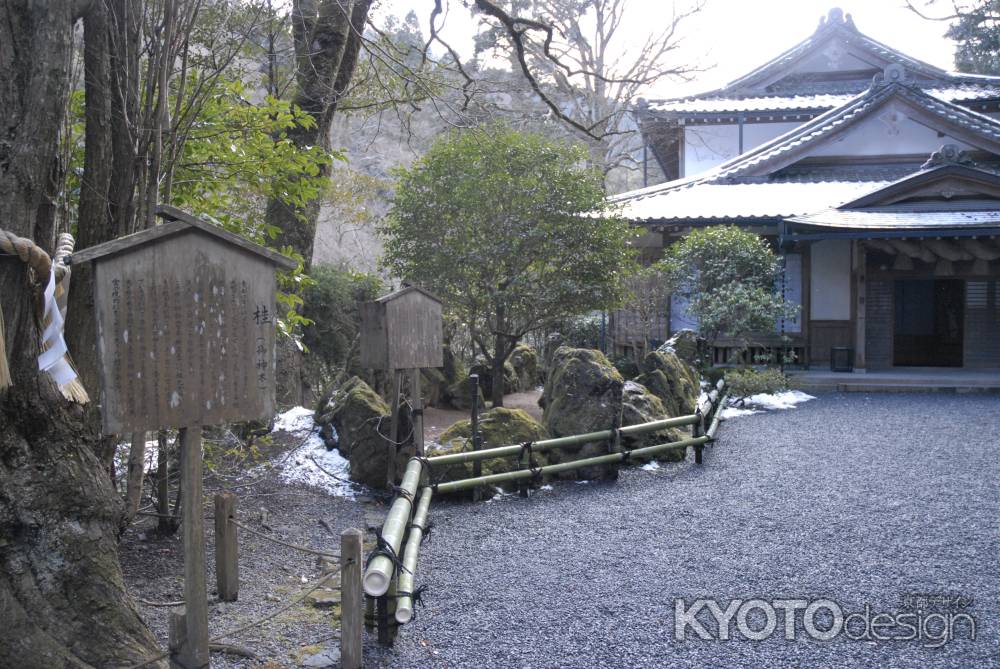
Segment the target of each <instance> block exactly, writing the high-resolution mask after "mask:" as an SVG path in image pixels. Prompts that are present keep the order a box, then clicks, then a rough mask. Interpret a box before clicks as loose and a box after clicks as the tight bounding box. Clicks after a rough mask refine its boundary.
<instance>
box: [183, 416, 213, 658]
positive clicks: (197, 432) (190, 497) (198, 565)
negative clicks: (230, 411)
mask: <svg viewBox="0 0 1000 669" xmlns="http://www.w3.org/2000/svg"><path fill="white" fill-rule="evenodd" d="M180 441H181V490H182V492H181V506H182V507H183V513H184V521H183V522H184V614H185V615H184V622H185V629H186V630H187V638H186V643H185V647H184V650H183V652H182V653H181V657H182V661H183V662H184V663H185V665H186V666H187V669H202V668H203V667H207V666H208V662H209V656H208V593H207V588H206V586H205V518H204V516H203V515H202V514H203V512H202V508H201V502H202V480H201V477H202V466H201V426H190V427H186V428H183V429H181V434H180Z"/></svg>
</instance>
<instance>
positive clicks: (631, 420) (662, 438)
mask: <svg viewBox="0 0 1000 669" xmlns="http://www.w3.org/2000/svg"><path fill="white" fill-rule="evenodd" d="M668 417H670V416H669V415H668V414H667V409H666V407H665V406H664V405H663V401H662V400H661V399H660V398H659V397H657V396H656V395H654V394H653V393H652V392H650V391H649V388H647V387H646V386H644V385H641V384H639V383H636V382H635V381H626V382H625V387H624V388H623V389H622V426H623V427H624V426H627V425H640V424H642V423H650V422H652V421H654V420H661V419H663V418H668ZM690 436H691V435H690V434H689V432H687V431H685V430H682V429H679V428H665V429H663V430H658V431H656V432H647V433H646V434H637V435H634V436H625V437H623V438H622V448H625V449H634V448H644V447H646V446H656V445H658V444H666V443H669V442H672V441H680V440H681V439H686V438H688V437H690ZM684 456H685V450H684V449H672V450H668V451H662V452H661V453H660V454H658V455H657V456H656V457H655V458H642V457H639V456H634V459H635V460H636V461H643V462H644V461H648V460H654V459H655V460H661V461H664V462H677V461H680V460H683V459H684Z"/></svg>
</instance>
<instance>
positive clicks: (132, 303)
mask: <svg viewBox="0 0 1000 669" xmlns="http://www.w3.org/2000/svg"><path fill="white" fill-rule="evenodd" d="M159 213H160V215H161V216H163V217H164V218H167V219H169V220H171V222H170V223H167V224H165V225H160V226H157V227H156V228H153V229H151V230H147V231H144V232H140V233H137V234H135V235H131V236H129V237H124V238H122V239H118V240H115V241H113V242H109V243H107V244H102V245H100V246H95V247H93V248H90V249H86V250H84V251H81V252H79V253H77V254H75V255H74V256H73V263H74V264H79V263H81V262H86V261H91V260H92V261H94V265H95V267H94V303H95V306H96V309H97V339H98V354H99V358H100V375H101V402H100V404H101V413H102V416H103V430H104V432H105V434H123V433H128V432H139V431H145V430H156V429H160V428H168V427H178V426H187V425H215V424H220V423H227V422H235V421H241V420H251V419H256V418H262V417H268V418H269V417H270V416H272V415H273V414H274V371H275V370H274V365H275V354H274V340H275V268H276V267H278V266H280V267H285V268H290V267H294V263H292V262H291V261H289V260H288V259H286V258H285V257H283V256H281V255H279V254H276V253H273V252H272V251H269V250H267V249H264V248H263V247H260V246H257V245H255V244H251V243H249V242H247V241H246V240H244V239H242V238H241V237H237V236H236V235H232V234H230V233H227V232H225V231H224V230H222V229H221V228H218V227H216V226H211V225H209V224H207V223H204V222H202V221H199V220H198V219H195V218H193V217H191V216H188V215H187V214H184V213H183V212H180V211H178V210H176V209H173V208H170V207H161V208H160V211H159Z"/></svg>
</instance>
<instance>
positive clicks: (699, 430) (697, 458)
mask: <svg viewBox="0 0 1000 669" xmlns="http://www.w3.org/2000/svg"><path fill="white" fill-rule="evenodd" d="M704 434H705V417H704V416H703V415H702V413H701V411H698V422H697V423H695V424H694V425H693V426H692V428H691V436H692V437H701V436H704ZM704 449H705V445H704V444H698V445H697V446H695V447H694V463H695V464H696V465H700V464H701V452H702V451H703V450H704Z"/></svg>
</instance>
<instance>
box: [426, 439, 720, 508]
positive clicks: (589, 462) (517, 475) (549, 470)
mask: <svg viewBox="0 0 1000 669" xmlns="http://www.w3.org/2000/svg"><path fill="white" fill-rule="evenodd" d="M623 429H624V428H623ZM709 441H711V439H710V438H709V437H708V436H703V437H693V438H691V439H682V440H681V441H673V442H669V443H666V444H657V445H655V446H645V447H643V448H635V449H632V450H631V451H622V452H621V453H609V454H607V455H597V456H594V457H592V458H583V459H582V460H573V461H572V462H561V463H559V464H557V465H546V466H545V467H538V468H536V469H519V470H517V471H513V472H505V473H503V474H490V475H489V476H479V477H476V478H471V479H459V480H458V481H448V482H447V483H438V484H436V485H434V486H432V488H433V489H434V491H435V492H437V493H440V494H444V493H449V492H457V491H459V490H467V489H469V488H474V487H475V486H479V485H488V484H490V483H505V482H508V481H517V480H518V479H523V478H531V477H533V476H537V475H544V474H558V473H559V472H568V471H572V470H574V469H579V468H580V467H591V466H593V465H608V464H614V463H616V462H623V461H625V460H628V459H629V457H631V456H633V455H635V456H647V455H655V454H656V453H660V452H662V451H666V450H671V449H674V448H687V447H688V446H701V445H703V444H706V443H708V442H709Z"/></svg>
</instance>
